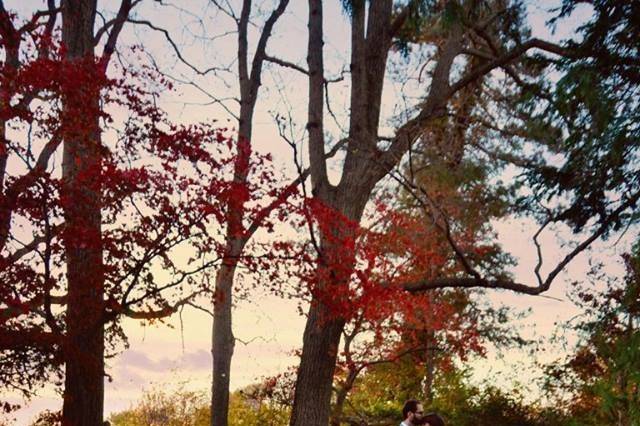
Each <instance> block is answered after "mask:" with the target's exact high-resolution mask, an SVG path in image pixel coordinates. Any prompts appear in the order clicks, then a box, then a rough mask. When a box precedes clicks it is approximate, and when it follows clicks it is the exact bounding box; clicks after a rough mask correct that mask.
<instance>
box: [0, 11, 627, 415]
mask: <svg viewBox="0 0 640 426" xmlns="http://www.w3.org/2000/svg"><path fill="white" fill-rule="evenodd" d="M101 3H106V2H104V1H103V2H101ZM109 3H110V4H114V5H115V4H116V3H117V2H109ZM146 3H149V2H143V5H142V7H141V8H140V9H139V12H138V13H139V14H140V16H141V17H144V18H145V19H149V20H151V21H153V22H156V23H158V24H161V25H162V26H164V27H166V28H167V29H169V30H170V31H171V32H172V34H174V36H175V38H176V40H179V41H180V42H181V45H182V47H183V49H184V51H183V52H184V56H185V57H187V58H188V59H189V60H190V61H192V62H193V63H194V64H196V66H198V67H199V68H202V69H205V68H207V67H209V66H211V65H219V64H231V70H232V71H233V72H235V63H233V55H234V54H235V39H234V36H233V35H231V36H230V37H226V38H219V39H216V40H204V39H198V37H199V36H203V35H206V36H208V37H209V38H210V37H212V36H214V35H216V34H223V33H224V32H225V31H228V30H230V29H231V21H230V20H229V19H228V18H226V17H225V16H224V15H221V14H220V15H218V16H216V15H215V9H214V8H213V6H211V5H208V3H207V1H205V0H189V1H188V2H186V1H185V2H175V3H176V4H183V5H185V6H184V7H185V8H190V10H193V15H189V14H187V13H184V12H180V11H177V10H175V9H174V10H168V9H167V8H158V7H156V6H154V7H148V6H146V5H145V4H146ZM231 3H232V4H234V5H235V6H237V3H238V1H232V2H231ZM257 3H259V4H261V5H263V6H264V7H263V10H268V8H267V7H266V6H268V5H270V4H271V2H270V1H268V0H267V1H264V2H257ZM291 3H292V4H291V6H290V7H289V10H288V12H287V13H286V14H285V16H284V17H283V18H282V19H281V21H280V22H279V23H278V24H277V26H276V28H275V31H274V38H273V39H272V40H271V41H270V44H269V48H268V49H267V51H268V53H270V54H271V55H273V56H280V57H282V58H284V59H286V60H288V61H291V62H297V63H299V64H302V65H305V61H304V59H305V56H306V53H305V49H306V41H307V39H306V2H305V1H302V0H292V1H291ZM326 3H327V6H326V11H325V19H326V29H325V34H326V50H325V55H326V58H327V63H328V64H329V67H328V68H329V74H330V76H335V75H338V74H339V72H340V70H341V69H342V68H343V67H344V66H345V64H346V63H347V58H348V49H349V42H348V40H349V37H348V33H347V25H346V24H347V22H346V19H345V16H344V15H343V13H342V12H341V10H340V2H339V1H338V0H332V1H327V2H326ZM532 3H535V5H532V6H530V8H529V9H530V12H531V23H532V27H533V31H534V35H536V36H539V37H542V38H549V37H552V38H554V39H558V38H559V37H563V36H565V35H567V34H569V33H570V32H571V28H570V27H573V26H574V25H575V23H571V25H568V26H567V27H561V28H559V29H558V32H557V33H556V34H555V35H553V36H551V35H550V34H549V32H548V30H546V29H545V28H544V21H545V19H546V16H547V15H546V14H545V13H544V10H545V9H546V8H547V7H546V6H547V4H553V3H549V2H544V3H543V4H544V6H542V5H541V3H540V2H532ZM5 4H6V6H7V8H9V9H11V8H16V7H19V10H20V11H22V10H28V9H29V8H35V7H40V6H41V5H42V4H43V2H42V1H41V0H28V1H25V0H13V1H6V2H5ZM110 7H115V6H110ZM191 8H193V9H191ZM200 18H201V19H202V20H203V22H204V23H205V25H204V26H200V25H199V22H198V20H199V19H200ZM194 36H195V38H194ZM123 41H124V42H125V43H139V42H140V41H142V42H144V44H145V47H146V48H147V50H148V51H150V52H151V53H152V54H155V56H156V58H157V59H158V62H159V63H160V64H161V65H162V66H163V67H164V68H165V69H166V70H167V71H168V72H169V74H171V75H172V76H173V77H177V78H184V79H189V78H194V76H193V73H190V72H188V71H187V70H186V69H185V67H183V66H180V65H178V64H176V63H175V60H174V59H173V55H172V54H170V53H167V52H169V47H168V45H167V44H165V43H164V42H163V40H162V38H161V37H160V36H159V35H158V34H150V33H149V32H148V31H147V30H144V29H142V28H132V27H131V26H129V27H128V28H127V29H126V31H125V32H124V34H123ZM174 65H175V66H174ZM219 76H220V77H221V78H217V77H215V76H212V75H209V76H207V77H204V78H200V77H199V78H197V81H198V84H199V85H200V86H201V87H203V88H204V89H205V90H207V91H208V92H210V93H214V94H215V96H216V97H218V98H225V97H228V96H233V94H234V90H235V80H234V75H233V73H225V72H222V73H220V74H219ZM223 80H226V81H227V83H229V84H230V87H227V86H226V85H225V83H224V81H223ZM263 83H264V86H263V89H262V91H261V101H259V104H258V110H257V113H256V118H255V124H254V129H255V130H254V145H255V146H256V148H257V149H259V150H260V151H263V152H265V151H269V152H272V153H273V154H274V156H275V161H276V162H277V163H278V164H279V165H280V166H281V168H282V169H283V170H285V172H286V173H291V171H292V162H291V152H290V149H289V147H288V146H286V144H285V143H284V142H282V141H281V140H280V139H279V136H278V134H277V131H276V128H275V126H274V124H273V119H272V112H273V111H278V112H283V111H285V110H286V105H287V104H286V103H287V102H288V104H289V105H290V107H291V109H292V116H293V117H294V120H295V121H296V125H297V131H298V132H301V130H302V129H303V128H304V125H305V118H304V117H305V114H306V103H305V102H306V90H307V89H306V81H305V80H304V78H302V77H301V76H299V75H296V74H295V72H294V71H290V70H281V69H278V68H277V67H276V66H272V65H270V66H268V67H267V69H266V71H265V75H264V78H263ZM274 87H278V88H279V89H278V90H276V89H274ZM330 90H331V91H330V94H331V95H332V96H333V97H334V99H335V103H333V104H332V106H333V108H334V110H335V111H336V114H337V115H338V117H344V111H346V108H344V103H345V99H346V98H345V96H341V95H342V94H344V93H345V92H346V91H347V90H348V81H347V82H345V83H343V84H337V85H335V86H332V87H331V89H330ZM395 96H396V92H395V91H394V88H393V85H389V87H387V89H386V91H385V100H387V99H388V100H389V102H388V105H387V109H388V111H387V112H388V113H391V112H392V111H393V103H394V102H395V98H394V97H395ZM208 102H210V99H209V98H207V96H204V95H202V94H201V93H198V91H197V90H196V89H194V88H188V87H184V86H178V87H177V91H176V92H175V93H174V94H172V95H170V96H168V97H167V98H166V99H165V100H164V103H165V105H166V107H167V108H168V109H169V110H170V111H171V113H172V115H173V117H175V119H176V120H178V121H186V122H188V121H197V120H203V119H211V118H216V119H218V120H220V121H221V122H222V123H224V122H226V121H225V120H226V119H228V117H229V116H228V114H227V113H226V112H225V111H224V109H223V108H221V107H220V106H219V105H215V104H214V105H202V104H205V103H208ZM185 103H187V104H186V105H185ZM229 105H232V103H230V104H229ZM328 122H330V121H328ZM231 125H233V124H231ZM329 131H332V132H335V131H336V128H335V126H334V127H333V128H329ZM298 134H299V135H300V134H301V133H298ZM337 161H339V159H338V160H337ZM334 178H336V176H334ZM495 228H496V230H497V231H498V234H499V241H500V243H501V244H502V245H503V247H504V250H505V251H506V252H508V253H511V254H513V255H514V256H515V257H516V259H518V266H517V267H516V268H515V269H514V270H513V272H514V275H515V277H516V278H517V279H518V280H519V281H521V282H526V283H530V284H534V281H533V279H532V278H533V276H532V272H533V268H534V266H535V262H536V258H535V248H534V246H533V245H532V243H531V237H532V234H533V232H535V226H534V225H533V223H532V222H531V221H528V220H520V219H518V220H516V219H513V220H510V221H506V222H502V223H497V224H496V225H495ZM632 231H633V230H632ZM632 231H630V232H629V233H628V234H627V235H626V236H625V237H623V238H622V239H621V240H620V242H619V243H618V244H617V245H616V244H614V242H615V241H616V239H615V238H613V239H612V240H611V241H609V242H604V243H598V244H596V245H595V246H594V248H593V250H592V251H591V253H590V254H591V255H593V256H594V257H595V258H599V259H603V260H608V262H607V263H608V264H609V270H610V271H611V272H612V273H620V272H621V267H620V265H619V264H618V263H617V262H618V259H619V255H620V254H621V253H623V252H624V251H626V250H627V249H628V247H629V244H630V242H631V236H632V234H633V232H632ZM557 236H560V237H564V238H568V237H569V234H568V233H567V231H566V230H562V229H560V230H558V232H557V234H554V232H549V233H547V234H545V235H544V237H543V238H542V241H543V246H544V247H546V248H547V249H546V257H545V261H546V263H545V265H549V264H553V262H554V261H557V259H558V258H559V256H561V253H564V251H562V249H561V248H560V243H559V239H558V238H557ZM587 261H588V256H587V255H582V256H579V257H578V258H577V259H576V260H574V262H573V263H572V264H571V266H570V267H569V268H568V272H566V273H564V274H563V275H562V276H560V277H559V279H557V280H556V282H555V284H554V286H553V287H552V289H551V290H550V291H549V292H548V293H546V294H545V297H532V296H523V295H517V294H513V293H509V292H498V291H494V292H488V293H487V297H488V298H489V299H490V300H491V301H492V302H494V303H496V304H501V303H502V304H506V305H508V306H512V307H514V308H516V309H527V308H531V310H532V312H531V315H530V316H529V317H528V318H527V319H526V320H525V321H524V322H523V323H522V326H523V328H524V329H525V332H526V333H527V334H528V336H529V337H531V336H546V335H549V334H551V333H552V332H553V330H554V323H555V322H556V321H565V320H567V319H569V318H571V317H573V316H574V315H576V314H577V310H576V309H575V307H573V305H572V304H571V303H570V302H569V301H568V300H567V299H566V296H565V290H566V283H567V282H568V281H569V280H577V279H580V278H581V277H584V276H585V273H586V271H587V270H588V268H589V266H588V262H587ZM543 270H544V268H543ZM296 308H297V304H296V302H292V301H286V300H282V299H279V298H276V297H274V296H270V295H265V294H261V295H259V296H254V297H252V298H251V299H250V300H247V301H241V302H239V303H238V306H237V308H236V309H235V312H234V334H235V335H236V337H237V338H238V339H239V340H241V341H243V342H246V344H243V343H241V342H238V343H237V344H236V350H235V354H234V358H233V365H232V373H231V387H232V389H237V388H240V387H243V386H246V385H248V384H250V383H253V382H255V381H257V380H259V379H260V378H261V377H265V376H269V375H273V374H276V373H278V372H281V371H283V370H285V369H286V368H287V367H289V366H290V365H293V364H295V363H296V360H295V359H294V358H293V357H292V356H291V351H292V350H294V349H298V348H299V347H300V346H301V341H302V330H303V328H304V318H302V317H300V316H299V315H298V313H297V309H296ZM168 324H169V325H170V327H169V326H167V325H154V326H151V327H143V326H141V325H140V323H139V322H135V321H126V322H125V331H126V333H127V335H128V336H129V341H130V344H131V347H130V349H128V350H126V351H123V352H122V353H121V354H120V355H118V356H117V357H116V358H115V359H111V360H108V374H109V375H110V376H111V377H112V379H113V381H112V382H108V383H107V387H106V401H105V417H107V416H108V415H109V413H111V412H114V411H118V410H122V409H125V408H128V407H129V406H130V405H131V404H132V403H134V402H135V400H137V399H138V398H139V397H140V395H141V393H142V392H143V391H144V389H149V388H151V387H153V386H162V387H164V388H170V387H172V386H174V385H175V384H176V383H180V382H185V383H187V384H186V386H188V387H192V388H195V389H209V387H210V383H209V381H210V375H211V373H210V370H211V356H210V338H211V318H210V317H209V316H208V315H207V314H205V313H202V312H200V311H195V310H185V312H184V314H183V317H182V326H181V322H180V320H179V318H178V317H175V318H172V319H171V320H169V321H168ZM521 355H522V354H520V353H511V354H507V356H506V357H505V359H504V360H502V361H498V360H497V359H496V357H495V354H494V353H490V354H489V356H488V358H487V359H486V360H474V361H473V362H472V363H471V366H472V367H473V368H474V369H475V370H476V375H475V378H476V380H482V379H483V378H486V377H503V379H501V380H503V383H509V382H511V381H512V380H513V379H514V378H518V377H516V374H515V373H514V372H513V368H514V366H516V365H519V362H520V361H521V360H520V359H519V357H520V356H521ZM509 371H511V373H509ZM519 378H520V379H523V377H522V375H521V376H520V377H519ZM60 406H61V400H60V398H59V397H58V396H57V395H55V394H53V393H52V392H51V391H50V390H47V389H45V390H44V391H43V392H42V396H41V397H39V398H37V399H34V400H33V401H31V403H30V404H29V405H28V406H27V407H26V408H25V409H23V410H21V411H20V412H19V413H18V422H17V423H16V424H18V425H23V424H28V421H29V420H30V419H31V418H32V417H33V416H34V414H35V413H37V412H39V411H41V410H43V409H44V408H52V409H57V408H59V407H60Z"/></svg>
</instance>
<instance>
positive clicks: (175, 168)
mask: <svg viewBox="0 0 640 426" xmlns="http://www.w3.org/2000/svg"><path fill="white" fill-rule="evenodd" d="M32 38H33V42H32V43H30V44H27V45H26V46H23V50H24V52H22V53H21V58H22V60H21V62H20V64H19V66H13V64H8V63H0V87H1V89H0V121H1V122H2V124H3V128H5V129H6V132H3V135H2V141H1V143H0V149H1V150H2V151H1V152H0V153H1V154H3V155H4V156H5V157H6V159H7V163H8V164H9V167H7V168H6V169H4V168H3V169H2V170H1V172H2V182H0V183H1V185H0V190H1V191H2V192H1V193H0V281H1V282H3V283H4V284H3V285H2V286H0V325H1V326H2V329H3V332H2V333H1V335H0V383H2V384H3V385H7V386H14V387H15V388H16V389H19V390H22V391H24V393H25V394H28V393H29V392H30V391H31V390H32V389H34V388H35V387H36V386H35V381H36V380H42V379H44V378H45V377H46V376H47V375H48V374H49V373H50V371H51V369H53V370H55V371H59V370H58V367H59V366H60V365H61V363H62V362H63V360H64V350H65V349H64V348H65V314H64V310H65V303H66V300H65V293H66V273H67V270H66V264H65V249H66V250H68V249H73V248H83V249H84V248H93V249H95V250H98V251H100V252H101V253H102V258H103V264H102V265H101V266H100V268H101V270H96V271H95V273H96V274H101V275H103V276H104V277H105V279H104V284H103V285H104V292H105V300H104V314H103V318H104V322H105V324H106V325H107V326H108V332H107V339H108V343H110V344H111V345H107V346H108V347H114V346H115V345H116V344H117V343H118V342H120V341H121V338H122V337H123V336H122V335H121V330H120V328H119V326H118V320H119V319H120V318H121V317H122V316H123V315H129V316H133V317H137V318H143V319H148V320H153V319H158V318H162V317H165V316H167V315H169V314H171V313H172V312H174V311H175V310H176V309H177V308H178V306H180V304H181V303H184V302H186V301H189V300H192V299H193V298H195V297H197V296H198V295H203V294H210V293H211V291H212V285H211V282H210V281H211V280H210V274H211V273H212V272H211V271H212V270H213V268H215V267H216V266H217V265H219V264H220V262H221V259H222V257H223V256H224V253H225V244H224V238H225V232H224V231H225V226H227V224H228V220H227V219H228V218H227V217H226V213H225V212H226V211H227V206H228V205H230V204H234V203H239V202H240V203H242V204H243V206H244V209H245V212H246V213H247V214H246V215H245V218H246V221H245V222H244V223H240V224H239V226H238V227H236V229H235V230H236V231H237V232H238V233H239V235H241V236H244V235H245V234H246V235H247V236H248V234H249V232H250V230H251V227H252V226H254V227H255V226H265V227H267V228H272V227H273V226H274V225H273V223H274V221H276V220H278V218H282V217H285V216H286V214H287V213H286V210H287V209H284V208H283V209H282V212H280V211H279V210H278V209H279V208H280V207H281V206H282V205H284V204H286V201H287V199H288V197H289V196H290V195H291V194H292V193H293V192H295V187H293V188H291V187H286V188H280V187H279V186H278V183H277V182H276V178H275V173H274V171H273V169H272V167H271V166H270V160H271V159H270V157H269V156H266V155H258V154H256V153H253V152H251V151H250V149H249V145H248V144H246V143H242V142H238V141H235V140H233V139H232V138H230V137H229V130H228V129H226V128H219V127H218V126H216V123H215V122H212V123H198V124H176V123H173V122H172V121H171V120H170V119H169V118H168V116H167V114H166V113H165V112H164V111H163V110H162V109H161V108H159V107H158V106H157V101H156V100H157V97H158V96H159V94H160V93H161V92H162V91H165V90H170V89H171V87H170V84H169V83H168V82H167V81H166V80H165V79H164V78H163V77H162V76H160V75H158V74H157V73H156V72H155V71H154V70H153V68H151V67H147V66H144V65H140V66H138V67H135V68H134V69H133V70H132V69H127V70H124V69H117V68H116V69H112V70H109V73H107V70H106V69H105V68H106V65H105V64H104V63H102V62H101V60H100V59H96V58H93V57H88V58H84V59H79V60H74V61H69V60H66V59H65V52H64V49H63V48H61V47H60V46H59V45H57V44H56V43H53V42H52V41H51V40H50V39H47V38H45V37H39V36H38V33H34V34H32ZM1 41H2V43H0V45H1V46H2V47H3V48H5V49H7V48H8V47H7V46H8V43H9V41H8V40H7V39H6V38H4V39H2V40H1ZM44 48H46V49H44ZM43 50H46V51H47V55H41V52H42V51H43ZM135 53H136V49H134V50H133V55H132V56H134V57H135ZM141 56H142V55H138V57H141ZM134 59H135V58H134ZM111 75H115V77H111ZM88 99H89V100H90V99H99V102H95V103H92V102H87V100H88ZM5 126H6V127H5ZM68 140H80V141H84V142H82V143H80V145H79V146H80V147H81V148H80V149H86V150H89V152H90V153H91V155H88V156H87V155H77V153H73V152H70V153H67V152H65V153H64V155H60V154H61V151H62V147H63V145H64V141H68ZM65 149H66V147H65ZM74 154H75V155H74ZM83 154H86V152H84V153H83ZM60 157H62V160H63V161H73V162H75V170H76V173H75V174H74V175H73V176H72V177H71V178H69V179H63V177H62V174H61V169H60V166H59V161H57V158H60ZM239 157H242V158H241V159H240V160H239ZM87 158H89V159H90V160H89V161H87V160H86V159H87ZM239 163H240V164H244V166H243V167H244V170H243V172H244V173H246V174H247V175H248V176H249V178H248V180H247V183H246V184H242V183H238V182H236V181H235V180H234V173H235V172H236V171H237V166H238V164H239ZM3 167H4V166H3ZM71 200H73V201H71ZM84 203H92V204H94V205H95V204H97V205H99V209H100V211H101V217H100V218H99V220H100V226H99V229H100V232H99V233H98V234H96V232H95V230H96V227H95V226H93V225H94V224H93V223H91V221H92V220H94V218H82V217H80V218H78V217H76V218H75V219H76V220H74V221H73V223H74V226H70V225H69V224H68V223H67V222H68V221H67V218H68V215H69V214H73V212H74V211H75V207H76V206H74V204H76V205H82V204H84ZM267 206H271V208H270V209H265V207H267ZM80 210H81V209H80ZM274 210H275V211H278V212H279V213H278V214H274V215H271V212H273V211H274ZM70 212H71V213H70ZM251 232H253V231H251ZM261 259H262V260H261ZM243 260H244V261H245V262H246V263H247V264H248V265H249V267H250V268H253V269H258V268H260V267H263V266H264V264H265V263H266V262H268V261H269V259H268V258H267V257H264V258H258V259H256V258H253V257H252V256H251V255H250V254H249V255H247V257H246V259H243ZM261 262H265V263H261ZM38 336H40V337H41V338H42V339H38ZM32 337H33V338H32ZM28 371H31V372H32V373H34V374H25V372H28ZM36 373H37V374H36Z"/></svg>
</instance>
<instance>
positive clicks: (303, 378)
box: [291, 304, 345, 426]
mask: <svg viewBox="0 0 640 426" xmlns="http://www.w3.org/2000/svg"><path fill="white" fill-rule="evenodd" d="M344 324H345V322H344V320H342V319H331V314H330V313H329V312H327V310H326V308H325V307H323V305H319V304H318V305H312V306H311V309H310V310H309V318H308V320H307V324H306V327H305V330H304V338H303V348H304V349H303V353H302V358H301V361H300V368H299V370H298V379H297V381H296V389H295V396H294V406H293V413H292V415H291V425H296V426H298V425H300V426H302V425H306V426H326V425H327V424H329V406H330V402H331V384H332V382H333V374H334V369H335V365H336V357H337V354H338V345H339V344H340V335H341V334H342V330H343V328H344Z"/></svg>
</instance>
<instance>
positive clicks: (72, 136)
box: [62, 0, 104, 426]
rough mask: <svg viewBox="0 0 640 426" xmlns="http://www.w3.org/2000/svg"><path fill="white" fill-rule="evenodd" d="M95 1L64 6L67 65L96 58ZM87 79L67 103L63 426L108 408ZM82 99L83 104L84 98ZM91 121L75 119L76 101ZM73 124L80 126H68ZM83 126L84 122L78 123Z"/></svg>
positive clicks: (79, 425) (96, 153)
mask: <svg viewBox="0 0 640 426" xmlns="http://www.w3.org/2000/svg"><path fill="white" fill-rule="evenodd" d="M95 15H96V0H65V1H64V3H63V8H62V23H63V26H62V40H63V43H64V46H65V47H66V49H67V59H68V60H69V61H83V60H87V58H92V59H93V54H94V52H93V26H94V20H95ZM88 80H89V79H86V81H84V82H79V83H78V84H79V85H82V87H76V88H74V89H73V90H74V93H73V94H69V95H68V96H67V97H66V99H65V100H64V102H65V112H64V114H65V115H66V116H65V117H63V120H67V121H66V122H65V123H64V124H65V125H67V126H73V128H71V129H69V128H67V131H66V132H65V140H64V152H63V163H62V176H63V180H64V195H65V197H66V199H67V201H66V202H65V204H64V209H65V212H64V215H65V225H66V235H65V238H64V244H65V253H66V265H67V281H68V301H67V314H66V327H67V342H66V344H65V356H66V362H65V369H66V370H65V389H64V404H63V409H62V412H63V424H64V425H65V426H67V425H68V426H101V425H102V415H103V404H104V325H103V309H104V301H103V299H104V273H103V263H102V243H101V222H102V220H101V195H100V184H99V181H98V179H99V168H100V164H101V147H100V128H99V121H98V116H97V115H95V112H96V111H98V108H99V90H96V88H94V87H91V85H92V84H94V83H93V82H91V81H88ZM79 96H81V97H82V98H81V99H79ZM79 102H83V103H84V105H86V109H87V111H88V113H87V115H88V116H86V117H82V118H81V119H80V120H77V118H78V117H77V115H76V116H72V114H78V103H79ZM71 121H74V122H75V124H73V125H72V124H71V123H70V122H71ZM78 121H79V124H78Z"/></svg>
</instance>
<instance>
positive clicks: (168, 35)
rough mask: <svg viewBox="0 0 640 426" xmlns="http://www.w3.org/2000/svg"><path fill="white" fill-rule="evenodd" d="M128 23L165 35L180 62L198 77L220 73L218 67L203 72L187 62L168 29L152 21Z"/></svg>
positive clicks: (128, 20)
mask: <svg viewBox="0 0 640 426" xmlns="http://www.w3.org/2000/svg"><path fill="white" fill-rule="evenodd" d="M127 22H131V23H132V24H137V25H144V26H147V27H149V28H151V29H152V30H154V31H158V32H160V33H162V34H163V35H164V38H165V39H166V40H167V42H168V43H169V45H171V48H172V49H173V52H174V53H175V54H176V56H177V57H178V59H179V60H180V62H182V63H183V64H185V65H186V66H187V67H189V68H190V69H191V70H192V71H194V72H195V73H196V74H198V75H206V74H209V73H210V72H215V71H219V68H217V67H210V68H207V69H204V70H201V69H199V68H197V67H196V66H195V65H193V64H192V63H191V62H189V61H187V60H186V59H185V57H184V56H182V53H181V52H180V49H179V48H178V45H177V44H176V42H175V41H174V40H173V38H172V37H171V34H169V31H167V30H166V29H164V28H161V27H158V26H157V25H154V24H153V23H151V22H150V21H146V20H140V19H131V18H129V19H127Z"/></svg>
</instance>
